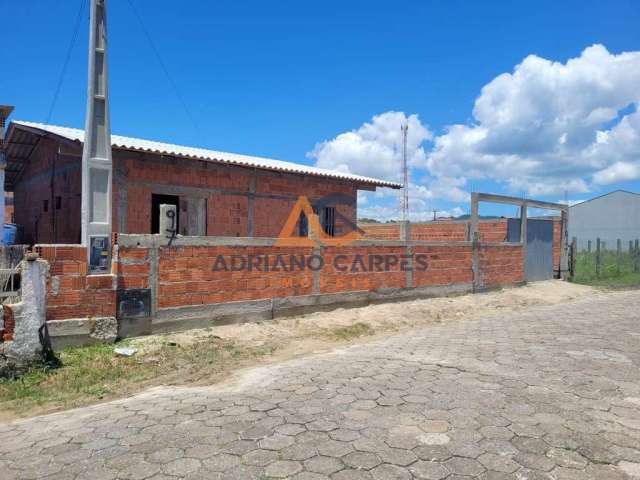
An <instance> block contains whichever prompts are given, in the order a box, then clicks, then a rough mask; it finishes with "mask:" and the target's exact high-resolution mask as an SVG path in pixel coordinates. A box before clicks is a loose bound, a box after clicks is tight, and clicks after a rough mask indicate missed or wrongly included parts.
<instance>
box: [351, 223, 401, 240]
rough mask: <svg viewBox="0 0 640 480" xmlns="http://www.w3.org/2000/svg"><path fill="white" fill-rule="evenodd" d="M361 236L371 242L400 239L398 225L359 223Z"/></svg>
mask: <svg viewBox="0 0 640 480" xmlns="http://www.w3.org/2000/svg"><path fill="white" fill-rule="evenodd" d="M358 229H359V230H360V232H361V234H362V235H363V236H364V237H365V238H367V239H372V240H398V239H400V225H398V224H397V223H359V224H358Z"/></svg>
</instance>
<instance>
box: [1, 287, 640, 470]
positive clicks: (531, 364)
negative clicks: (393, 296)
mask: <svg viewBox="0 0 640 480" xmlns="http://www.w3.org/2000/svg"><path fill="white" fill-rule="evenodd" d="M398 308H402V304H398ZM639 347H640V293H637V292H628V293H620V294H612V295H599V296H595V297H593V298H591V299H588V300H581V301H578V302H575V303H572V304H566V305H563V306H560V307H558V306H555V307H544V308H537V309H531V310H527V311H523V312H521V313H520V314H518V315H507V316H504V317H502V318H493V319H485V320H474V321H466V320H465V321H463V320H452V321H448V322H445V323H442V324H437V325H435V326H433V327H428V328H424V329H422V330H419V331H416V332H411V333H409V334H407V333H403V334H401V335H397V336H394V337H392V338H388V339H386V340H383V341H379V342H376V343H373V344H367V345H361V346H355V347H351V348H347V349H342V350H338V351H335V352H332V353H329V354H322V355H316V356H312V357H308V358H305V359H300V360H294V361H290V362H287V363H284V364H281V365H279V366H276V367H273V366H272V367H264V368H259V369H255V370H252V371H250V372H249V373H248V374H247V375H245V376H244V377H243V379H241V380H240V381H239V382H238V383H236V384H232V385H226V386H222V387H220V386H218V387H215V386H214V387H206V388H171V389H168V388H164V389H157V390H154V391H150V392H147V393H145V394H143V395H139V396H137V397H134V398H130V399H126V400H122V401H117V402H112V403H109V404H104V405H97V406H93V407H89V408H83V409H78V410H74V411H68V412H63V413H59V414H55V415H49V416H43V417H38V418H34V419H30V420H27V421H21V422H18V423H14V424H11V425H2V426H0V478H2V479H4V480H8V479H13V478H25V479H26V478H32V479H39V478H47V479H76V478H87V479H93V480H97V479H112V478H122V479H144V478H153V479H170V478H190V479H207V480H212V479H213V480H215V479H218V478H232V479H250V478H295V479H297V480H321V479H327V478H332V479H335V480H344V479H379V480H382V479H409V478H418V479H429V480H431V479H434V480H438V479H445V478H447V479H451V480H453V479H462V478H482V479H503V478H504V479H506V478H515V479H521V480H524V479H529V480H537V479H558V480H560V479H606V480H608V479H614V480H615V479H624V478H640V371H639V370H638V366H639V365H640V348H639Z"/></svg>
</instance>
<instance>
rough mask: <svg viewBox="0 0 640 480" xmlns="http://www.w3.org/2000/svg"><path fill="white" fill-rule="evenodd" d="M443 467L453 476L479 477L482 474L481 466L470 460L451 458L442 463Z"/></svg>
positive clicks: (482, 468)
mask: <svg viewBox="0 0 640 480" xmlns="http://www.w3.org/2000/svg"><path fill="white" fill-rule="evenodd" d="M444 467H445V468H446V469H447V470H449V471H450V472H451V473H453V474H455V475H471V476H474V475H480V474H481V473H482V472H484V470H485V469H484V467H483V466H482V464H481V463H480V462H478V461H476V460H473V459H471V458H463V457H453V458H450V459H449V460H447V461H446V462H444Z"/></svg>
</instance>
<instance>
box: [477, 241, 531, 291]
mask: <svg viewBox="0 0 640 480" xmlns="http://www.w3.org/2000/svg"><path fill="white" fill-rule="evenodd" d="M478 267H479V271H480V279H481V285H482V286H483V287H484V288H492V287H498V286H502V285H512V284H517V283H521V282H524V257H523V254H522V246H521V245H515V244H513V245H482V244H481V245H480V251H479V252H478Z"/></svg>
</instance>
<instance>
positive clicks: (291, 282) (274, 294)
mask: <svg viewBox="0 0 640 480" xmlns="http://www.w3.org/2000/svg"><path fill="white" fill-rule="evenodd" d="M278 254H282V255H284V256H286V260H287V262H285V265H290V263H289V262H288V260H289V255H306V256H310V255H311V254H312V250H311V249H309V248H282V247H173V248H172V247H162V248H160V249H159V263H158V308H166V307H179V306H186V305H203V304H213V303H224V302H234V301H240V300H257V299H261V298H279V297H288V296H297V295H308V294H310V293H311V288H312V272H311V271H310V270H308V269H305V270H300V269H293V270H292V271H286V270H284V268H285V267H282V264H281V265H279V266H278V267H275V268H276V269H275V270H272V271H268V272H265V271H262V270H260V269H259V268H264V263H262V262H260V265H259V266H258V261H257V260H256V263H255V264H254V265H255V267H254V268H252V269H249V268H244V269H240V268H236V271H233V270H232V268H234V267H233V265H234V263H233V262H234V258H233V257H234V256H236V260H235V261H236V262H239V261H240V259H239V257H238V256H242V257H246V258H249V257H253V258H254V259H257V258H258V257H259V256H266V255H268V256H269V257H270V259H271V262H273V261H275V257H276V256H277V255H278ZM220 258H221V259H222V260H219V259H220ZM216 261H218V262H219V263H218V264H217V265H216ZM221 262H224V265H226V266H227V267H228V269H226V270H225V269H224V267H223V263H221ZM235 265H236V267H239V266H240V263H236V264H235ZM271 265H275V264H273V263H272V264H271ZM214 267H215V268H216V269H215V270H214Z"/></svg>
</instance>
